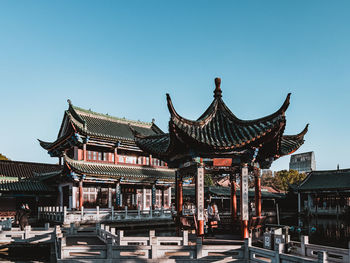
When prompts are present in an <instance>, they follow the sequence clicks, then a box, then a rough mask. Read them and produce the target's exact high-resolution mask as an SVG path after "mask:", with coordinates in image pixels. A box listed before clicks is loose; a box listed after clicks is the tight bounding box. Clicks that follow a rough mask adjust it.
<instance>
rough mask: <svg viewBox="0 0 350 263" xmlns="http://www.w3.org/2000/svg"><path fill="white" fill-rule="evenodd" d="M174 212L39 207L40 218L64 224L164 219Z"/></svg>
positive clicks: (167, 210) (163, 210) (166, 210)
mask: <svg viewBox="0 0 350 263" xmlns="http://www.w3.org/2000/svg"><path fill="white" fill-rule="evenodd" d="M173 213H174V212H173V211H172V210H171V209H159V210H158V209H156V210H140V209H138V210H128V208H127V207H125V209H124V210H115V209H114V208H113V207H112V208H103V209H100V208H99V207H98V206H97V207H96V208H86V209H85V208H84V207H82V209H81V210H68V209H67V208H66V207H59V206H57V207H39V208H38V219H43V220H48V221H55V222H60V223H64V224H69V223H71V222H77V221H79V222H102V221H115V222H126V221H143V220H154V219H157V220H162V219H171V218H172V214H173Z"/></svg>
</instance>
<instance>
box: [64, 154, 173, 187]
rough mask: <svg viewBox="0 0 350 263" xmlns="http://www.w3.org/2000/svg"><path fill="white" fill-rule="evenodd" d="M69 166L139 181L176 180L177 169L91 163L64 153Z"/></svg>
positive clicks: (95, 174) (88, 173)
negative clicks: (74, 158)
mask: <svg viewBox="0 0 350 263" xmlns="http://www.w3.org/2000/svg"><path fill="white" fill-rule="evenodd" d="M64 160H65V162H66V165H67V167H68V168H69V169H70V170H72V171H73V172H75V173H77V174H80V175H86V176H92V177H101V178H110V179H116V180H119V179H126V180H137V181H139V182H154V181H156V180H159V181H168V182H173V181H174V180H175V170H173V169H168V168H155V167H148V166H135V165H120V164H110V163H105V164H104V163H91V162H85V161H77V160H73V159H71V158H69V157H68V156H66V155H64Z"/></svg>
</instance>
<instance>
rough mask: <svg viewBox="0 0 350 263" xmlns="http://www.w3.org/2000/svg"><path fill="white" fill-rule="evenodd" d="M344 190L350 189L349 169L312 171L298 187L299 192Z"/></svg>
mask: <svg viewBox="0 0 350 263" xmlns="http://www.w3.org/2000/svg"><path fill="white" fill-rule="evenodd" d="M345 189H350V169H341V170H328V171H312V172H311V173H310V174H309V175H308V176H307V177H306V178H305V180H304V181H303V182H302V183H301V185H300V187H299V191H308V190H309V191H320V190H334V191H336V190H345Z"/></svg>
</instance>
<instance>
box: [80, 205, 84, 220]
mask: <svg viewBox="0 0 350 263" xmlns="http://www.w3.org/2000/svg"><path fill="white" fill-rule="evenodd" d="M80 209H81V211H80V217H81V219H80V220H84V206H82V207H81V208H80Z"/></svg>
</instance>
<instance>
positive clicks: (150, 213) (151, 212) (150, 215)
mask: <svg viewBox="0 0 350 263" xmlns="http://www.w3.org/2000/svg"><path fill="white" fill-rule="evenodd" d="M149 217H150V218H152V217H153V210H152V207H150V209H149Z"/></svg>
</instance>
